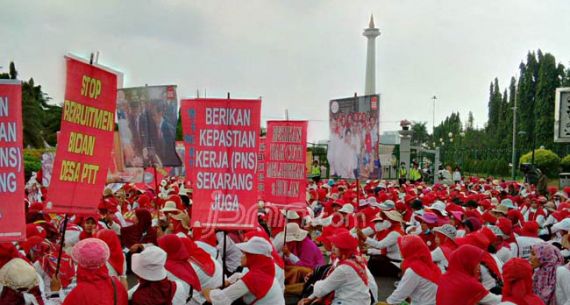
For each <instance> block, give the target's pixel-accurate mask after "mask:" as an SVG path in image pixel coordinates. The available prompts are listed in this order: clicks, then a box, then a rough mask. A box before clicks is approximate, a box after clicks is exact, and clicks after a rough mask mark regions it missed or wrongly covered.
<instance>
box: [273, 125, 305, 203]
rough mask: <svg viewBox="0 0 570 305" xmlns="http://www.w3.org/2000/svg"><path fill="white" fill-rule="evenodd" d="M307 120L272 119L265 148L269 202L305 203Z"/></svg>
mask: <svg viewBox="0 0 570 305" xmlns="http://www.w3.org/2000/svg"><path fill="white" fill-rule="evenodd" d="M307 126H308V123H307V121H268V122H267V138H266V140H265V141H266V147H265V148H266V149H265V168H266V170H265V186H264V189H265V196H264V200H265V201H266V202H271V203H272V204H274V205H276V204H278V205H281V206H283V207H286V206H290V205H300V206H304V205H305V201H306V194H305V193H306V189H305V188H306V187H307V176H306V169H305V167H306V164H307V153H306V151H307Z"/></svg>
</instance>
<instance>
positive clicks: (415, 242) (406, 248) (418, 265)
mask: <svg viewBox="0 0 570 305" xmlns="http://www.w3.org/2000/svg"><path fill="white" fill-rule="evenodd" d="M398 247H399V248H400V253H401V254H402V266H401V267H402V272H405V271H406V269H408V268H411V269H412V270H413V271H414V272H415V273H416V274H417V275H419V276H421V277H423V278H425V279H426V280H428V281H430V282H433V283H437V281H438V280H439V277H440V276H441V270H440V269H439V268H438V267H437V265H436V264H434V263H433V261H432V259H431V252H430V251H429V248H428V247H427V245H426V244H425V243H424V241H423V240H422V239H421V238H420V237H418V236H417V235H405V236H400V237H398Z"/></svg>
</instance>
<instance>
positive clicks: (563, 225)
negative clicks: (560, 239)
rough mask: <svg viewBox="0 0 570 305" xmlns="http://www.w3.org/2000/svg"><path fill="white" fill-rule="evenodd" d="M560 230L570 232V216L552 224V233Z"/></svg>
mask: <svg viewBox="0 0 570 305" xmlns="http://www.w3.org/2000/svg"><path fill="white" fill-rule="evenodd" d="M558 231H566V232H570V218H565V219H563V220H562V221H560V222H557V223H555V224H554V225H553V226H552V233H554V232H558Z"/></svg>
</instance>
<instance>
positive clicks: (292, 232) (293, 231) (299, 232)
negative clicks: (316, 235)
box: [285, 222, 309, 242]
mask: <svg viewBox="0 0 570 305" xmlns="http://www.w3.org/2000/svg"><path fill="white" fill-rule="evenodd" d="M308 233H309V232H308V231H306V230H303V229H301V228H300V227H299V224H297V223H293V222H291V223H288V224H287V235H286V236H285V242H290V241H302V240H303V239H305V237H307V234H308Z"/></svg>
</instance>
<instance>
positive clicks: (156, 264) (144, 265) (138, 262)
mask: <svg viewBox="0 0 570 305" xmlns="http://www.w3.org/2000/svg"><path fill="white" fill-rule="evenodd" d="M165 263H166V252H164V250H162V249H161V248H159V247H156V246H150V247H146V248H145V249H144V250H143V252H141V253H135V254H133V257H132V261H131V266H132V269H133V272H134V273H135V274H136V275H137V276H139V277H140V278H142V279H145V280H147V281H160V280H163V279H164V278H165V277H166V269H165V268H164V264H165Z"/></svg>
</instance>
